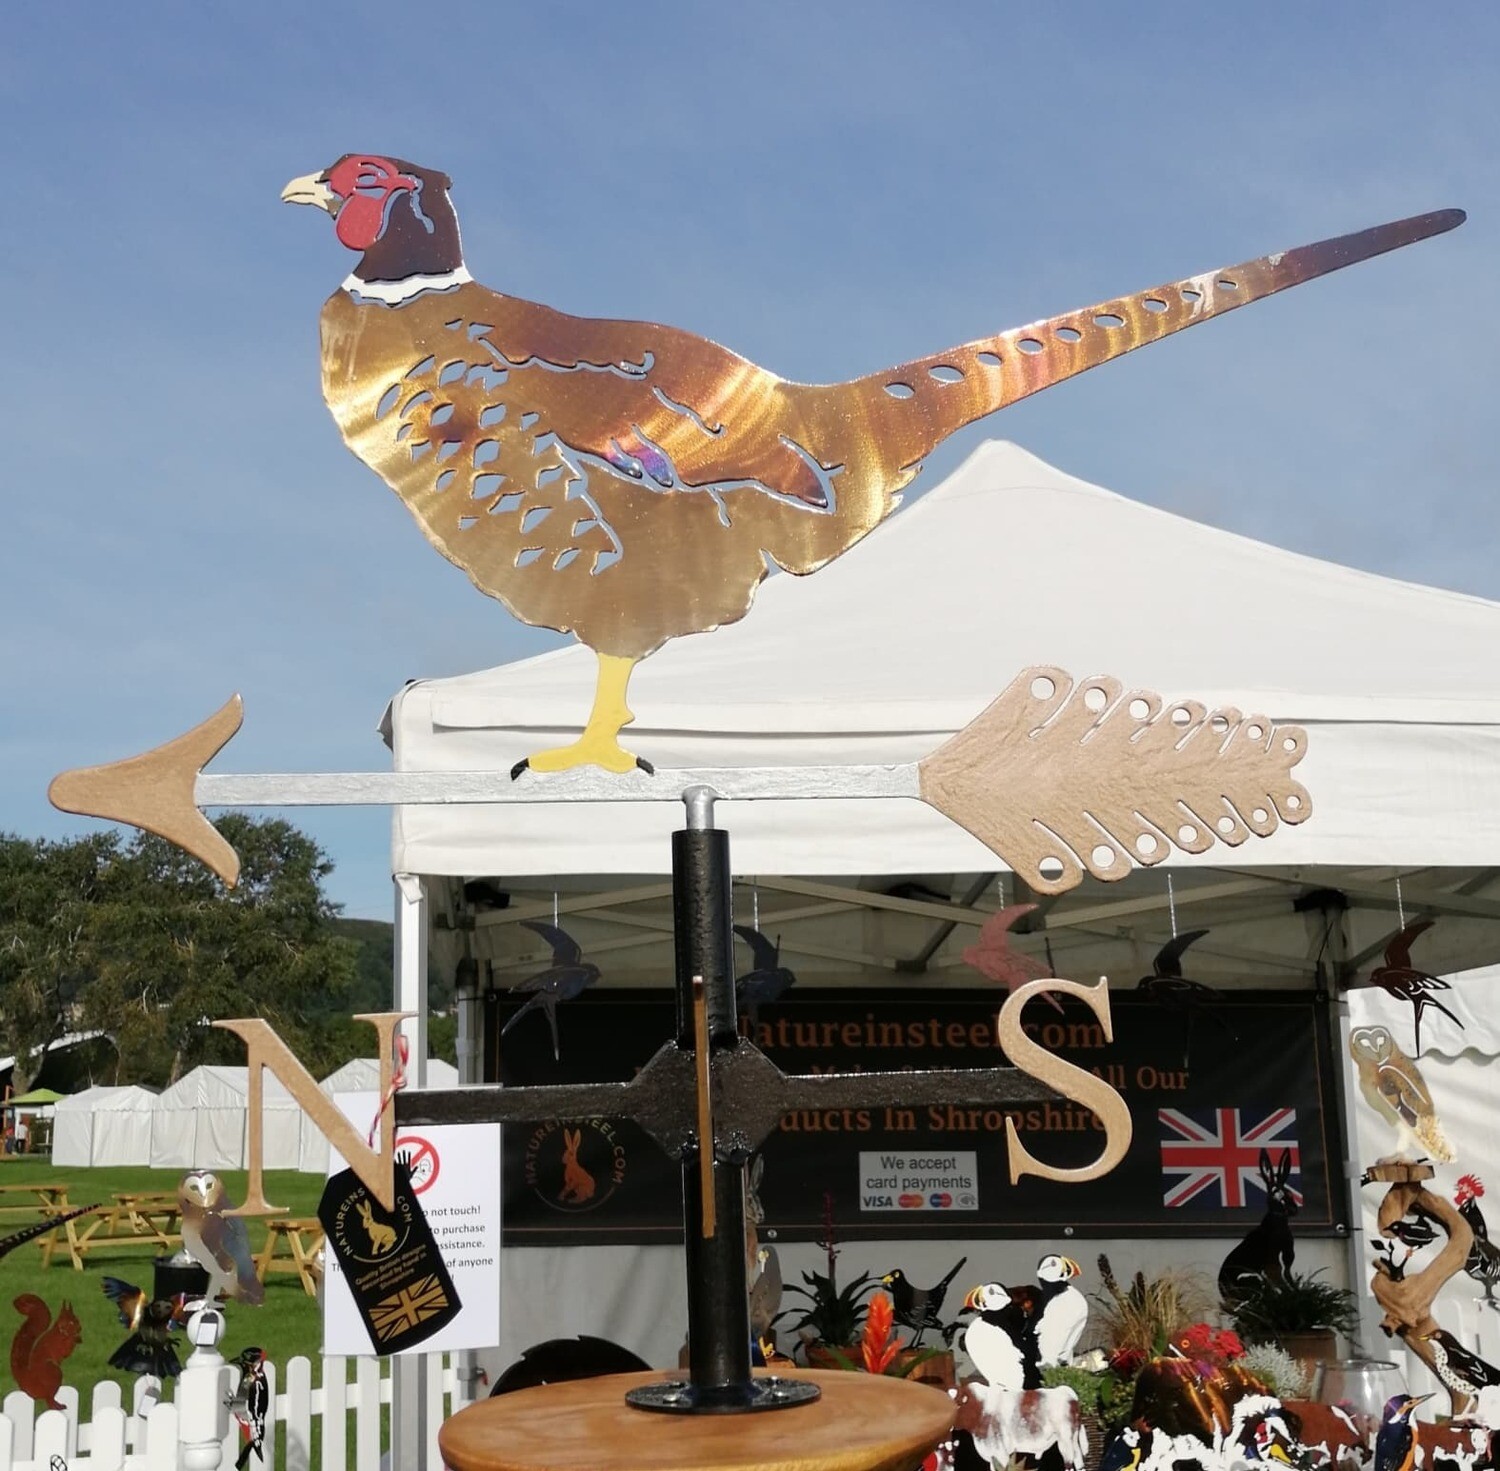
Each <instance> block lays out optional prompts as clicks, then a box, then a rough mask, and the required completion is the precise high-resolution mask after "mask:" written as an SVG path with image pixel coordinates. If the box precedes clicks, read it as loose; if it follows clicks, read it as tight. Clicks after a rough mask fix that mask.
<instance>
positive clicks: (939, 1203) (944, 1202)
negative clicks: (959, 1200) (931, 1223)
mask: <svg viewBox="0 0 1500 1471" xmlns="http://www.w3.org/2000/svg"><path fill="white" fill-rule="evenodd" d="M927 1204H928V1205H930V1206H931V1207H932V1208H933V1210H935V1211H945V1210H947V1209H948V1208H949V1207H950V1206H951V1205H952V1204H953V1197H952V1196H951V1195H944V1194H933V1195H929V1196H928V1197H927Z"/></svg>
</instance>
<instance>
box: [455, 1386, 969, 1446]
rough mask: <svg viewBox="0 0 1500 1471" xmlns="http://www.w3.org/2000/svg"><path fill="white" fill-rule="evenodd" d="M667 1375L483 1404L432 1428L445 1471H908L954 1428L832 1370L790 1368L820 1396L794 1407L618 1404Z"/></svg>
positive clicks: (929, 1401)
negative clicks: (727, 1411) (735, 1410)
mask: <svg viewBox="0 0 1500 1471" xmlns="http://www.w3.org/2000/svg"><path fill="white" fill-rule="evenodd" d="M757 1372H758V1373H763V1372H765V1371H757ZM675 1377H677V1376H675V1375H673V1374H670V1373H665V1372H662V1371H655V1372H652V1373H649V1374H611V1375H608V1376H606V1377H604V1378H601V1379H577V1380H572V1381H570V1382H568V1383H565V1384H548V1385H544V1386H543V1387H541V1388H539V1389H523V1390H520V1391H518V1392H517V1393H515V1394H504V1395H500V1396H499V1397H497V1398H495V1399H487V1400H481V1401H480V1402H479V1403H478V1404H474V1405H470V1406H469V1408H468V1409H465V1410H461V1411H459V1413H458V1414H457V1415H455V1416H454V1417H453V1418H452V1419H451V1420H449V1421H448V1422H447V1423H446V1424H445V1425H444V1426H443V1428H442V1430H441V1431H439V1433H438V1444H439V1446H440V1447H441V1449H442V1453H443V1460H444V1463H445V1464H446V1465H448V1466H450V1467H451V1468H452V1471H913V1468H914V1467H917V1466H919V1465H920V1464H921V1462H922V1459H923V1457H924V1456H925V1455H926V1454H927V1453H928V1452H929V1451H930V1450H931V1449H932V1448H933V1447H934V1446H935V1445H937V1443H938V1442H939V1441H941V1440H943V1439H945V1438H946V1436H947V1434H948V1430H949V1427H950V1426H951V1425H952V1424H953V1401H952V1400H950V1399H949V1398H948V1396H947V1395H946V1394H944V1393H943V1392H942V1391H941V1390H937V1389H932V1388H929V1387H928V1386H927V1385H923V1384H912V1383H910V1382H908V1381H907V1380H904V1379H891V1378H886V1377H883V1376H880V1375H874V1374H857V1373H846V1372H842V1371H838V1370H828V1371H816V1370H810V1369H795V1370H790V1371H786V1377H789V1378H790V1377H795V1378H797V1379H811V1380H813V1381H814V1382H815V1383H816V1384H817V1385H818V1387H819V1388H820V1389H821V1390H822V1391H823V1395H822V1398H821V1399H819V1400H816V1401H815V1402H814V1403H812V1404H810V1405H796V1406H793V1407H792V1408H791V1409H784V1410H765V1411H762V1412H760V1413H758V1414H749V1415H693V1416H687V1415H667V1414H657V1413H653V1412H651V1411H647V1410H636V1409H632V1408H631V1407H630V1406H629V1405H627V1404H626V1403H625V1391H626V1390H628V1389H633V1388H635V1387H636V1385H638V1384H651V1383H654V1382H656V1381H658V1380H662V1379H671V1378H675Z"/></svg>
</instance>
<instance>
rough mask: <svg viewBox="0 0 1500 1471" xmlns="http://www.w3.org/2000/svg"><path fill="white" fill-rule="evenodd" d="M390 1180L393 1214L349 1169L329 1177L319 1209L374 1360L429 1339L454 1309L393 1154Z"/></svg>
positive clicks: (449, 1284)
mask: <svg viewBox="0 0 1500 1471" xmlns="http://www.w3.org/2000/svg"><path fill="white" fill-rule="evenodd" d="M395 1174H396V1208H395V1209H394V1210H392V1211H387V1210H384V1209H383V1208H382V1207H381V1205H380V1202H379V1201H377V1200H376V1199H375V1197H374V1196H373V1195H371V1194H370V1192H369V1190H368V1189H367V1188H366V1187H365V1185H364V1182H363V1181H361V1180H360V1178H359V1176H358V1175H356V1174H355V1173H354V1171H353V1170H340V1171H339V1172H338V1173H337V1174H336V1175H333V1176H331V1177H330V1179H329V1181H328V1184H327V1186H326V1187H325V1188H324V1191H323V1199H322V1202H321V1203H320V1204H319V1206H318V1220H319V1221H320V1222H321V1223H322V1225H323V1230H324V1233H325V1234H326V1236H327V1240H328V1247H327V1249H328V1250H329V1251H331V1252H332V1253H333V1254H334V1256H335V1257H336V1258H337V1260H338V1264H339V1267H340V1269H341V1270H342V1272H343V1274H344V1280H345V1281H346V1282H347V1283H348V1284H349V1292H350V1295H351V1296H352V1297H353V1298H354V1305H355V1307H357V1308H358V1309H359V1315H360V1317H361V1318H362V1319H364V1324H365V1328H366V1330H367V1331H368V1332H369V1335H370V1342H371V1343H372V1344H373V1345H374V1349H375V1352H376V1353H377V1354H380V1355H385V1354H394V1353H400V1352H401V1351H402V1350H404V1349H408V1348H412V1347H413V1346H415V1345H416V1344H419V1343H422V1342H423V1341H424V1340H426V1339H428V1338H431V1337H432V1335H433V1334H434V1333H436V1332H437V1331H438V1330H439V1329H440V1328H443V1327H445V1326H446V1325H447V1324H448V1323H450V1322H452V1320H453V1319H454V1318H455V1317H456V1316H457V1315H458V1311H459V1308H460V1307H461V1304H460V1302H459V1300H458V1294H457V1293H456V1292H455V1291H454V1290H453V1279H452V1278H451V1277H450V1276H449V1275H448V1269H447V1267H446V1266H444V1265H443V1259H442V1257H441V1255H439V1253H438V1249H437V1244H436V1243H435V1242H434V1241H433V1239H432V1228H431V1227H430V1226H429V1225H428V1224H427V1218H426V1217H425V1216H424V1215H423V1214H422V1207H421V1206H420V1205H418V1204H417V1197H416V1192H415V1191H414V1190H413V1189H412V1183H411V1174H410V1172H409V1171H408V1169H407V1166H406V1164H405V1162H404V1161H403V1160H402V1159H401V1158H400V1157H399V1156H398V1157H397V1159H396V1165H395Z"/></svg>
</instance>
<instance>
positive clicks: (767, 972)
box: [734, 924, 797, 1021]
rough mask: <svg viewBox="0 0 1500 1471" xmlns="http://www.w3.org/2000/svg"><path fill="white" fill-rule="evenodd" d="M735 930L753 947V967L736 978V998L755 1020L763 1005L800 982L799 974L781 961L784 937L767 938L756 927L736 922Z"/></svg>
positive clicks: (770, 1002) (771, 1001)
mask: <svg viewBox="0 0 1500 1471" xmlns="http://www.w3.org/2000/svg"><path fill="white" fill-rule="evenodd" d="M734 932H735V934H737V935H738V936H739V937H740V939H742V940H743V941H744V942H745V943H746V944H747V945H748V946H749V947H750V957H751V963H750V969H749V970H747V971H746V972H745V973H744V975H742V976H736V977H735V979H734V996H735V1000H736V1001H737V1002H739V1004H740V1005H741V1006H742V1007H744V1009H745V1010H746V1011H747V1012H749V1014H750V1018H751V1020H752V1021H753V1020H754V1019H755V1018H756V1017H757V1016H758V1015H759V1014H760V1009H761V1007H762V1006H770V1005H771V1004H772V1003H773V1002H777V1001H780V1000H781V998H782V997H783V996H785V995H786V993H787V992H788V991H790V990H791V989H792V987H793V986H795V985H796V984H797V977H796V974H795V973H794V972H793V971H792V970H790V969H789V968H788V967H787V966H784V965H783V964H782V963H781V940H780V939H779V938H778V939H776V940H774V941H772V940H768V939H767V938H766V937H765V935H763V934H762V933H761V932H760V931H759V930H757V929H751V927H750V926H749V925H744V924H737V925H735V927H734Z"/></svg>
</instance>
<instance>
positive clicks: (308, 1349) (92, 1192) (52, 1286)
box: [0, 1159, 324, 1415]
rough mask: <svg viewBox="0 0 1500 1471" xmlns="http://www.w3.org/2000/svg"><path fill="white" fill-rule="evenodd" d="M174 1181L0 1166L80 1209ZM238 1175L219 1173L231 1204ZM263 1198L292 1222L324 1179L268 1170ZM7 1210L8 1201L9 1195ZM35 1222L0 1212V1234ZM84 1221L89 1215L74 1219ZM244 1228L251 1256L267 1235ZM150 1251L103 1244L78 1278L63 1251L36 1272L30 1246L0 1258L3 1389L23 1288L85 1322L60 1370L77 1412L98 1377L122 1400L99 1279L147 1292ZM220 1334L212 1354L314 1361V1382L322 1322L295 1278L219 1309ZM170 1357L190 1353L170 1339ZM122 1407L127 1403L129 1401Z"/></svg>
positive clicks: (170, 1176) (110, 1320) (21, 1164)
mask: <svg viewBox="0 0 1500 1471" xmlns="http://www.w3.org/2000/svg"><path fill="white" fill-rule="evenodd" d="M181 1177H182V1171H180V1170H147V1169H130V1168H125V1169H105V1170H58V1169H54V1168H53V1167H52V1165H51V1164H50V1163H48V1162H47V1161H46V1160H45V1159H41V1160H30V1159H22V1160H16V1161H11V1160H6V1161H4V1162H3V1163H0V1185H24V1184H29V1183H31V1182H32V1181H37V1182H47V1183H51V1182H54V1181H55V1182H58V1183H65V1184H66V1185H67V1187H68V1200H69V1202H70V1204H72V1205H87V1204H90V1203H91V1202H94V1201H98V1202H99V1203H100V1204H108V1203H109V1201H110V1199H111V1197H112V1196H113V1195H114V1194H115V1193H116V1192H117V1191H121V1192H130V1191H147V1190H150V1191H175V1190H176V1189H177V1182H178V1180H179V1179H181ZM245 1178H246V1177H245V1173H244V1171H235V1170H226V1171H225V1172H224V1181H225V1184H226V1186H227V1187H228V1191H229V1198H230V1199H231V1200H232V1201H234V1202H236V1203H238V1202H240V1201H242V1200H244V1198H245ZM265 1182H266V1185H265V1193H266V1198H267V1199H268V1200H271V1201H274V1202H275V1203H276V1204H277V1205H280V1206H286V1207H287V1208H288V1211H289V1213H290V1214H291V1215H293V1216H315V1215H316V1214H317V1209H318V1200H319V1198H320V1197H321V1195H322V1193H323V1185H324V1181H323V1179H322V1177H321V1176H319V1175H303V1174H298V1173H297V1172H296V1171H293V1170H267V1171H266V1174H265ZM0 1199H5V1201H6V1203H7V1204H11V1203H13V1200H12V1199H11V1198H10V1197H0ZM36 1219H40V1212H38V1213H37V1214H36V1215H35V1216H32V1217H27V1216H22V1215H21V1214H19V1213H14V1214H12V1213H11V1212H7V1213H6V1215H5V1216H4V1217H3V1218H0V1236H4V1235H7V1234H9V1233H10V1232H12V1231H15V1230H17V1229H19V1228H20V1227H22V1226H24V1225H26V1224H27V1223H28V1220H36ZM81 1219H82V1220H83V1221H86V1220H87V1219H88V1218H87V1217H83V1218H81ZM245 1224H246V1226H247V1227H248V1229H249V1232H250V1249H251V1251H252V1252H258V1251H259V1250H260V1249H261V1248H262V1247H263V1246H264V1245H265V1239H266V1231H265V1225H264V1223H263V1222H261V1221H259V1220H249V1221H246V1223H245ZM156 1255H157V1252H156V1251H154V1250H152V1249H151V1248H150V1247H146V1246H136V1247H127V1248H125V1249H124V1250H116V1251H114V1253H113V1254H111V1250H110V1248H109V1247H101V1248H100V1249H99V1250H98V1251H93V1252H90V1253H89V1254H88V1256H87V1257H85V1258H84V1262H85V1266H84V1270H83V1271H81V1272H78V1271H75V1270H74V1269H73V1265H72V1263H71V1262H70V1261H69V1259H68V1256H67V1253H66V1251H58V1252H56V1253H55V1254H54V1256H53V1258H52V1265H51V1267H50V1268H49V1269H48V1270H47V1271H45V1272H43V1271H42V1270H41V1251H40V1248H39V1246H38V1244H37V1243H36V1242H34V1241H28V1242H27V1243H26V1244H25V1245H23V1246H19V1247H17V1248H16V1249H15V1250H14V1251H12V1252H11V1253H10V1255H9V1256H6V1257H0V1323H3V1324H5V1325H6V1326H5V1327H4V1330H3V1332H0V1344H3V1346H4V1350H5V1351H4V1352H3V1353H0V1386H3V1389H4V1390H5V1391H9V1390H10V1389H13V1388H14V1387H15V1385H14V1383H13V1381H12V1379H11V1375H10V1353H9V1345H10V1340H11V1337H12V1335H13V1334H14V1333H15V1330H16V1329H17V1328H18V1327H20V1325H21V1318H20V1315H19V1314H17V1313H16V1312H15V1310H14V1309H13V1307H12V1303H13V1302H14V1301H15V1299H16V1298H17V1297H18V1296H20V1294H21V1293H23V1292H32V1293H35V1294H36V1295H37V1296H38V1297H40V1298H41V1299H42V1300H43V1301H44V1302H45V1303H46V1304H47V1306H48V1307H50V1308H51V1309H52V1310H53V1312H54V1313H55V1312H56V1311H57V1307H58V1304H59V1303H61V1302H62V1301H63V1300H64V1299H66V1300H67V1301H68V1302H70V1303H72V1305H73V1311H74V1312H75V1313H77V1314H78V1318H79V1321H80V1322H81V1323H82V1324H83V1337H82V1339H81V1340H80V1342H79V1344H78V1347H77V1348H76V1349H75V1350H74V1351H73V1355H72V1357H71V1358H69V1359H68V1360H67V1361H66V1363H65V1364H64V1365H63V1376H64V1383H67V1384H73V1385H76V1386H77V1388H78V1392H79V1397H80V1399H81V1401H82V1404H83V1406H84V1407H85V1408H84V1414H85V1415H86V1414H87V1413H88V1411H87V1408H86V1407H87V1405H88V1401H89V1394H90V1392H91V1390H92V1386H93V1385H94V1384H96V1383H98V1381H99V1380H101V1379H114V1380H115V1381H117V1382H118V1383H119V1384H120V1385H121V1386H123V1387H124V1389H125V1391H126V1394H127V1395H128V1394H129V1390H130V1380H131V1378H132V1377H133V1376H131V1375H128V1374H121V1373H120V1372H119V1371H118V1370H115V1369H111V1368H110V1367H109V1366H108V1363H107V1360H108V1359H109V1356H110V1354H112V1353H113V1352H114V1351H115V1349H116V1348H118V1347H119V1345H120V1344H121V1343H123V1342H124V1340H125V1338H126V1336H127V1335H126V1331H125V1330H124V1329H123V1328H121V1327H120V1320H119V1317H118V1315H117V1314H116V1312H115V1309H114V1306H113V1305H112V1304H111V1303H110V1301H109V1299H108V1298H106V1297H105V1295H104V1292H103V1290H102V1288H101V1287H100V1282H101V1280H102V1279H103V1278H104V1277H107V1276H108V1277H123V1278H124V1279H125V1281H127V1282H134V1283H136V1284H138V1285H139V1286H141V1287H144V1288H146V1289H147V1291H149V1290H150V1288H151V1275H152V1261H153V1259H154V1258H155V1256H156ZM225 1317H226V1320H227V1325H228V1327H227V1331H226V1333H225V1335H224V1342H223V1343H222V1344H221V1345H220V1351H221V1352H222V1353H223V1354H224V1357H225V1358H227V1359H232V1358H233V1357H234V1356H235V1354H237V1353H238V1352H239V1351H240V1350H241V1349H242V1348H245V1347H247V1346H248V1345H250V1344H258V1345H259V1346H260V1347H262V1348H264V1349H265V1350H266V1352H267V1353H268V1354H269V1355H270V1356H271V1357H272V1358H273V1359H274V1360H275V1361H276V1362H277V1363H278V1364H285V1363H286V1361H287V1360H288V1359H290V1358H293V1357H295V1356H296V1355H298V1354H302V1355H305V1356H306V1357H307V1358H309V1359H312V1360H313V1361H314V1365H315V1367H314V1371H313V1380H314V1383H316V1382H317V1381H318V1379H319V1371H318V1369H317V1368H316V1362H317V1359H318V1355H319V1354H320V1353H321V1351H322V1341H323V1322H322V1315H321V1313H320V1311H319V1308H318V1303H317V1300H316V1299H315V1298H311V1297H308V1295H307V1294H306V1293H305V1292H303V1290H302V1284H301V1282H300V1281H299V1280H298V1278H297V1276H296V1274H295V1273H292V1272H287V1273H280V1272H278V1273H273V1274H272V1275H271V1276H270V1277H269V1278H268V1279H267V1281H266V1300H265V1303H264V1304H263V1305H262V1306H261V1307H258V1308H252V1307H247V1306H245V1305H244V1304H243V1303H238V1302H232V1303H230V1304H229V1306H228V1308H227V1309H226V1313H225ZM178 1343H179V1351H178V1356H179V1357H180V1358H183V1359H186V1357H187V1354H188V1348H187V1346H186V1344H185V1343H184V1342H183V1341H182V1338H181V1335H179V1337H178ZM126 1403H127V1404H128V1403H129V1400H128V1398H127V1400H126Z"/></svg>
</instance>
